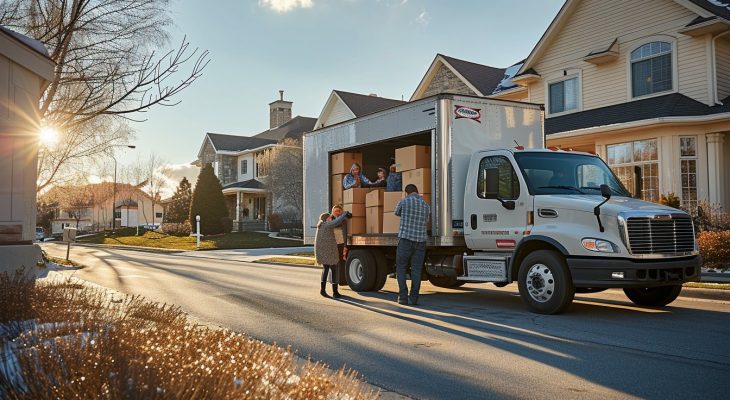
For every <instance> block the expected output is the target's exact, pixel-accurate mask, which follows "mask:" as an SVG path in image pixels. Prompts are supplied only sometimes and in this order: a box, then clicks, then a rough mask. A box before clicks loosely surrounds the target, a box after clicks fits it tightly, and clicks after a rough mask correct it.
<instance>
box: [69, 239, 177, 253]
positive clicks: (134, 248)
mask: <svg viewBox="0 0 730 400" xmlns="http://www.w3.org/2000/svg"><path fill="white" fill-rule="evenodd" d="M59 243H61V242H59ZM61 244H63V243H61ZM73 246H84V247H98V248H105V249H117V250H132V251H141V252H144V253H161V254H175V253H184V252H186V251H189V250H180V249H163V248H159V247H142V246H127V245H123V244H97V243H74V244H73ZM73 246H72V247H73Z"/></svg>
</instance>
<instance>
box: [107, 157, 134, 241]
mask: <svg viewBox="0 0 730 400" xmlns="http://www.w3.org/2000/svg"><path fill="white" fill-rule="evenodd" d="M110 147H127V148H130V149H135V148H137V146H135V145H132V144H115V145H112V146H110ZM110 156H111V158H112V160H114V189H112V192H113V194H112V233H113V232H114V229H116V227H117V208H116V205H117V158H116V157H114V154H110Z"/></svg>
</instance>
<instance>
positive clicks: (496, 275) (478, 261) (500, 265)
mask: <svg viewBox="0 0 730 400" xmlns="http://www.w3.org/2000/svg"><path fill="white" fill-rule="evenodd" d="M509 259H510V258H509V257H507V256H498V255H474V256H464V274H463V275H461V276H458V277H456V279H457V280H460V281H477V282H509V278H508V276H509V274H508V273H507V268H508V266H509Z"/></svg>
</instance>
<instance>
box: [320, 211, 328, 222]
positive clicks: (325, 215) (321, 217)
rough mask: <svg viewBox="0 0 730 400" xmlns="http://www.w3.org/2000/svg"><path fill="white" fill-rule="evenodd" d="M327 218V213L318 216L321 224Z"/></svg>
mask: <svg viewBox="0 0 730 400" xmlns="http://www.w3.org/2000/svg"><path fill="white" fill-rule="evenodd" d="M329 217H330V215H329V213H322V214H319V220H320V221H321V222H324V221H327V218H329Z"/></svg>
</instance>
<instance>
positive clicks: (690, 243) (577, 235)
mask: <svg viewBox="0 0 730 400" xmlns="http://www.w3.org/2000/svg"><path fill="white" fill-rule="evenodd" d="M542 127H543V109H542V106H541V105H536V104H528V103H519V102H509V101H501V100H494V99H485V98H479V97H470V96H462V95H450V94H441V95H436V96H432V97H429V98H425V99H422V100H418V101H413V102H409V103H406V104H403V105H400V106H397V107H394V108H390V109H387V110H384V111H380V112H377V113H374V114H370V115H366V116H362V117H359V118H356V119H352V120H348V121H345V122H342V123H339V124H336V125H332V126H328V127H324V128H321V129H317V130H314V131H312V132H309V133H307V134H305V136H304V140H303V145H304V226H305V234H304V236H305V243H308V244H311V243H313V242H314V236H315V226H316V223H317V218H318V216H319V215H320V213H322V212H326V211H328V210H329V209H330V208H331V206H332V204H330V202H331V198H332V197H331V196H330V191H331V189H332V187H331V185H332V184H333V183H332V182H331V181H332V180H331V179H329V174H327V172H328V171H330V165H329V160H330V155H332V154H334V153H338V152H343V151H351V152H359V153H361V154H362V160H363V166H362V167H363V170H364V171H365V172H366V173H367V174H368V175H370V176H372V175H374V171H375V169H377V167H382V166H387V165H388V164H389V158H390V157H391V156H392V155H393V154H394V152H395V149H398V148H402V147H406V146H410V145H428V146H430V148H431V171H432V177H431V179H432V180H431V187H432V193H431V231H430V234H429V239H428V243H427V254H426V262H425V264H424V270H423V273H422V276H423V277H424V279H428V280H429V281H430V282H431V283H433V284H434V285H436V286H440V287H456V286H460V285H463V284H464V283H467V282H492V283H494V284H495V285H497V286H504V285H507V284H509V283H512V282H517V284H518V288H519V292H520V295H521V297H522V299H523V300H524V302H525V303H526V304H527V306H528V308H530V309H531V310H532V311H534V312H538V313H544V314H553V313H559V312H561V311H563V310H564V309H565V308H566V307H567V306H568V305H569V304H570V303H571V302H572V300H573V297H574V294H575V293H593V292H599V291H602V290H605V289H607V288H623V289H624V292H625V293H626V295H627V296H628V298H629V299H630V300H631V301H633V302H634V303H636V304H638V305H643V306H664V305H667V304H669V303H671V302H672V301H674V300H675V299H676V298H677V296H678V295H679V293H680V291H681V289H682V284H683V283H684V282H688V281H697V280H699V277H700V267H701V258H700V256H699V252H698V248H697V244H696V241H695V233H694V225H693V222H692V219H691V217H690V216H689V215H688V214H687V213H685V212H683V211H681V210H677V209H674V208H670V207H665V206H662V205H659V204H655V203H650V202H646V201H642V200H638V199H634V198H632V197H631V196H630V194H629V192H628V191H627V190H626V188H625V187H624V186H623V185H622V184H621V182H620V181H619V180H618V178H617V177H616V176H615V175H614V174H613V172H612V171H611V169H610V168H609V167H608V166H607V165H606V164H605V163H604V162H603V160H602V159H601V158H599V157H598V156H596V155H594V154H589V153H582V152H573V151H565V150H560V149H545V148H544V134H543V129H542ZM637 174H638V175H637V176H636V177H635V178H636V179H635V181H637V182H639V184H640V182H641V176H640V170H639V171H637ZM334 184H337V182H335V183H334ZM639 187H640V186H639ZM397 243H398V238H397V234H377V233H376V234H356V235H352V236H351V237H350V238H349V240H348V248H349V254H348V259H347V262H346V279H347V283H348V285H349V286H350V288H352V289H353V290H355V291H378V290H380V289H382V287H383V285H384V284H385V281H386V279H387V276H388V274H390V273H392V272H393V271H394V270H395V249H396V246H397Z"/></svg>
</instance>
